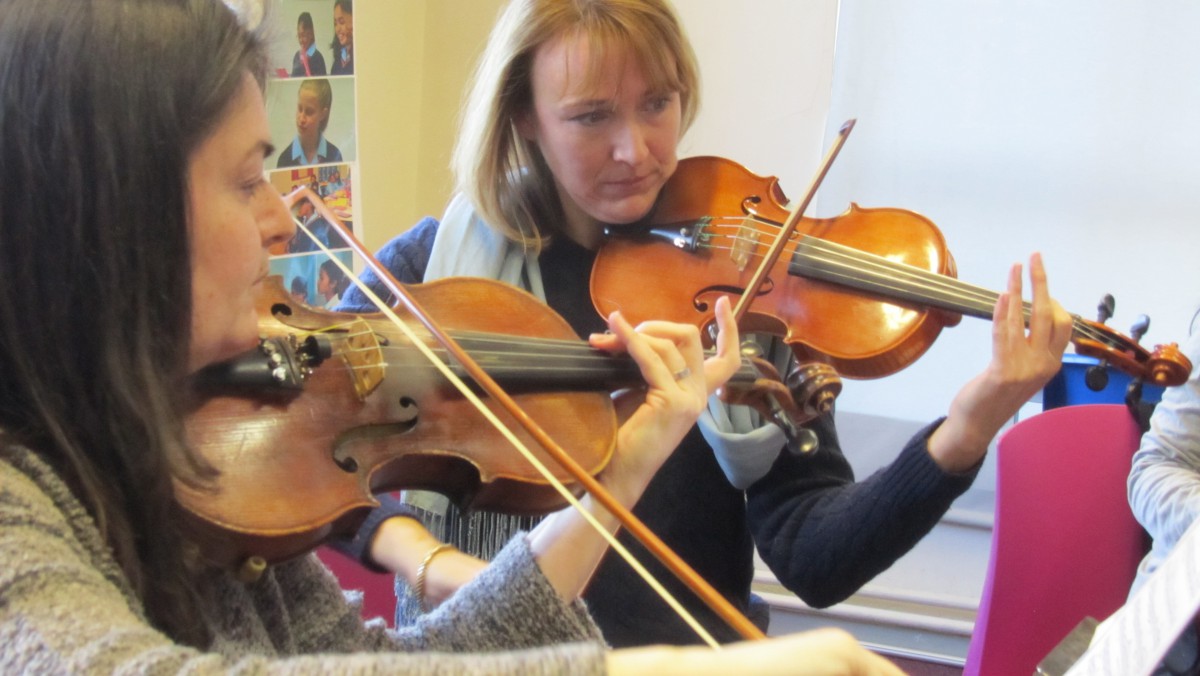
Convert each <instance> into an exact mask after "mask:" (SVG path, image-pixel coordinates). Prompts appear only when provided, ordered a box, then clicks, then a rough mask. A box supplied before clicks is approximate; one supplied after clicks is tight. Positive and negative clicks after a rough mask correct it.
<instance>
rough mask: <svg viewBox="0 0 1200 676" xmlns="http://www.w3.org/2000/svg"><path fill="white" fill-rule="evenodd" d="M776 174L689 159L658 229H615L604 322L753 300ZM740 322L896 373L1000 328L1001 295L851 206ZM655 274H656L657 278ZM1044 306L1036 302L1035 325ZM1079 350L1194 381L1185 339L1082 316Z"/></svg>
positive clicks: (940, 253)
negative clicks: (1142, 334)
mask: <svg viewBox="0 0 1200 676" xmlns="http://www.w3.org/2000/svg"><path fill="white" fill-rule="evenodd" d="M785 204H787V198H786V196H785V195H784V193H783V190H782V189H781V188H780V186H779V181H778V179H776V178H773V177H763V176H758V175H755V174H753V173H751V172H750V171H748V170H746V169H745V168H744V167H742V166H741V165H739V164H737V163H735V162H733V161H730V160H727V159H723V158H719V157H692V158H688V159H684V160H681V161H680V162H679V165H678V168H677V170H676V171H675V174H674V175H673V176H672V177H671V179H670V180H669V181H668V182H667V184H666V185H665V186H664V188H663V191H662V194H661V195H660V198H659V201H658V203H657V204H656V206H655V208H654V210H653V211H652V212H651V214H650V215H649V216H648V217H647V218H646V219H644V222H642V223H638V224H633V225H628V226H613V227H610V228H608V229H607V231H606V235H607V237H606V241H605V243H604V244H603V245H602V247H601V249H600V251H599V253H598V255H597V257H596V262H595V266H594V267H593V269H592V278H591V294H592V300H593V302H594V303H595V305H596V309H597V310H599V311H600V312H601V313H602V314H607V313H610V312H612V311H614V310H620V311H621V312H622V313H624V314H625V316H626V317H628V318H630V319H631V320H633V321H641V320H644V319H647V318H650V317H655V318H661V319H665V320H668V321H674V322H680V323H688V324H693V325H696V326H700V327H705V326H707V325H709V324H710V323H711V322H712V321H713V313H712V308H713V305H714V303H715V301H716V299H717V298H718V297H719V296H721V295H733V296H737V295H740V294H741V293H743V292H744V291H745V289H746V288H747V284H748V280H749V279H750V277H751V273H752V272H753V271H754V267H755V265H756V263H757V261H758V260H760V259H761V258H762V257H763V254H764V251H765V250H766V249H767V248H768V247H769V246H770V245H771V244H772V242H773V241H774V233H775V232H778V231H779V229H780V226H781V224H782V223H784V222H785V221H786V220H787V218H788V217H789V216H790V212H789V211H788V210H787V208H786V207H785V206H784V205H785ZM785 246H786V248H785V249H784V254H783V255H782V256H780V258H779V259H778V261H777V262H776V263H775V265H774V267H773V269H771V270H770V271H769V275H768V277H767V278H766V279H765V282H764V283H763V284H762V285H761V286H760V287H759V288H758V292H757V295H755V296H754V297H753V299H752V303H751V304H750V305H749V311H748V312H747V313H746V314H745V315H744V317H743V319H742V322H741V324H740V327H741V330H742V331H743V332H763V333H768V334H771V335H775V336H780V337H782V338H783V339H784V340H785V341H786V342H787V343H788V344H789V345H790V346H791V348H792V350H793V352H794V353H795V355H796V357H797V359H798V360H799V361H800V362H801V363H806V362H823V363H826V364H829V365H832V366H833V367H834V368H836V369H837V371H838V373H840V374H842V375H845V376H847V377H852V378H877V377H882V376H886V375H889V374H892V373H895V372H897V371H899V370H901V369H903V368H905V367H906V366H908V365H909V364H911V363H912V362H913V361H915V360H916V359H917V358H918V357H920V356H921V355H922V354H924V352H925V351H926V350H927V349H929V347H930V346H931V345H932V344H933V341H934V340H935V339H936V338H937V336H938V335H939V333H940V332H941V330H942V328H943V327H945V326H953V325H955V324H957V323H958V322H959V321H960V319H961V316H962V315H964V314H966V315H971V316H975V317H980V318H985V319H990V318H991V316H992V310H993V308H994V307H995V303H996V300H997V298H998V296H999V294H997V293H995V292H992V291H988V290H987V289H983V288H980V287H977V286H973V285H970V284H967V283H964V282H961V281H959V280H958V279H957V278H956V275H957V271H956V269H955V264H954V258H953V257H952V256H951V254H950V251H949V249H948V248H947V247H946V243H945V239H944V238H943V236H942V234H941V232H940V231H939V230H938V228H937V226H935V225H934V224H933V223H932V222H931V221H930V220H929V219H927V218H925V217H923V216H921V215H919V214H916V213H913V212H911V211H906V210H903V209H863V208H860V207H859V206H858V205H855V204H851V205H850V208H849V209H848V210H847V211H846V212H845V213H843V214H841V215H839V216H836V217H833V218H807V217H802V218H801V221H800V227H798V228H797V230H796V233H795V234H794V235H793V236H792V237H791V238H790V239H789V241H788V242H786V244H785ZM647 271H653V277H652V278H648V277H647ZM1029 311H1030V304H1029V303H1028V302H1026V303H1025V313H1026V318H1027V319H1028V315H1029ZM1072 342H1073V343H1074V345H1075V350H1076V352H1078V353H1080V354H1084V355H1089V356H1094V357H1097V358H1099V359H1102V360H1105V361H1106V362H1107V363H1109V364H1111V365H1113V366H1114V367H1116V368H1118V369H1120V370H1122V371H1125V372H1126V373H1129V374H1130V375H1132V376H1134V377H1136V378H1142V379H1144V380H1145V382H1148V383H1151V384H1155V385H1178V384H1180V383H1183V382H1184V381H1186V380H1187V377H1188V375H1189V374H1190V373H1191V363H1190V362H1189V361H1188V360H1187V358H1186V357H1184V356H1183V354H1182V353H1181V352H1180V351H1179V349H1178V346H1177V345H1175V344H1169V345H1160V346H1157V347H1156V348H1155V349H1154V350H1153V351H1152V352H1151V351H1147V350H1146V349H1145V348H1143V347H1142V346H1141V345H1139V344H1138V343H1137V342H1136V341H1134V340H1132V339H1130V338H1128V337H1126V336H1124V335H1122V334H1120V333H1118V332H1116V331H1114V330H1112V329H1111V328H1110V327H1108V326H1106V325H1103V324H1100V323H1097V322H1093V321H1089V320H1086V319H1083V318H1081V317H1079V316H1075V317H1074V329H1073V337H1072Z"/></svg>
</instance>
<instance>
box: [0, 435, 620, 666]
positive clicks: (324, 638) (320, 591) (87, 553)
mask: <svg viewBox="0 0 1200 676" xmlns="http://www.w3.org/2000/svg"><path fill="white" fill-rule="evenodd" d="M211 585H212V589H213V592H214V593H213V598H214V599H216V602H215V604H214V607H213V609H212V610H211V611H210V612H209V613H208V614H209V615H211V617H207V618H205V621H206V622H207V625H208V627H209V628H210V630H211V633H212V635H213V636H214V637H215V640H214V641H213V643H212V645H211V646H210V647H209V648H208V649H207V650H204V651H199V650H195V649H192V648H187V647H181V646H179V645H177V644H176V643H174V642H173V641H172V640H171V639H170V638H169V637H167V636H165V635H164V634H162V633H160V632H159V631H157V630H155V629H154V628H152V627H151V626H150V625H149V623H148V622H147V621H146V619H145V616H144V610H143V608H142V605H141V603H140V601H139V600H138V599H137V598H136V596H135V595H134V594H133V592H132V590H131V588H130V585H129V583H128V580H127V579H126V578H125V577H124V576H123V575H122V573H121V570H120V569H119V568H118V566H117V564H116V562H115V560H114V559H113V557H112V555H111V553H110V551H109V549H108V547H107V546H106V545H105V543H104V542H103V541H102V540H101V538H100V534H99V532H98V530H97V529H96V526H95V524H94V522H93V521H92V519H91V517H90V516H89V515H88V513H87V512H86V511H85V510H84V509H83V507H82V505H81V504H80V503H79V501H78V500H76V498H75V497H74V496H73V495H72V494H71V492H70V490H69V489H68V488H67V486H66V485H65V484H64V483H63V481H62V480H61V479H60V478H59V477H58V476H56V475H55V473H54V472H53V470H51V469H50V468H49V466H47V465H46V464H45V463H44V462H43V461H42V460H41V459H40V458H38V457H37V456H36V455H34V454H33V453H30V452H29V451H27V450H24V449H21V448H13V447H8V448H0V673H5V674H10V673H88V674H91V673H97V674H100V673H103V674H110V673H126V674H165V673H177V672H188V673H197V674H210V673H225V672H237V673H245V674H259V673H312V674H330V673H337V674H351V673H354V674H357V673H363V674H367V673H384V672H388V673H396V672H398V671H402V672H403V673H405V674H482V673H487V674H596V673H602V672H603V670H604V650H605V648H604V645H603V643H602V642H601V639H600V635H599V632H598V630H597V629H596V627H595V625H594V624H593V623H592V622H591V620H590V619H589V617H588V615H587V612H586V610H585V609H584V608H583V606H582V604H578V603H577V604H575V605H570V606H568V605H565V604H563V603H562V602H561V601H560V600H559V598H558V596H557V594H556V593H555V592H554V590H553V588H552V587H551V586H550V585H549V583H548V582H547V581H546V579H545V577H543V576H542V574H541V572H540V569H538V567H537V565H536V564H535V563H534V561H533V559H532V556H531V554H530V551H529V549H528V546H527V545H526V544H525V540H524V538H523V537H518V538H515V539H514V540H513V542H512V543H510V544H509V546H508V547H507V548H505V550H504V551H503V552H502V554H501V556H500V557H498V558H497V559H496V560H495V561H494V562H493V565H492V566H490V567H489V569H488V570H487V571H486V572H485V573H484V574H482V575H481V576H480V577H478V578H477V579H476V580H475V581H474V582H472V583H471V584H470V585H468V586H466V587H464V588H463V589H462V590H461V591H460V592H459V593H458V594H457V595H456V596H455V597H454V598H453V599H452V600H450V601H448V602H447V603H445V604H443V606H442V607H440V608H439V609H438V610H437V611H435V612H433V613H431V614H429V615H428V616H426V617H424V618H422V620H421V621H420V622H419V623H417V624H414V625H413V626H411V627H404V628H401V629H400V630H399V631H392V630H389V629H387V628H386V627H385V626H384V625H383V623H382V622H378V621H375V622H370V623H367V624H365V625H364V623H363V622H362V621H361V620H360V619H359V607H358V604H357V602H356V595H355V594H347V595H346V596H343V593H342V591H341V590H340V589H339V588H338V585H337V581H336V580H335V579H334V577H333V576H332V575H331V574H330V573H329V571H328V570H326V569H325V568H324V567H323V566H322V565H321V564H320V562H319V561H318V560H317V559H316V557H314V556H307V557H303V558H301V559H297V560H294V561H291V562H288V563H285V564H281V565H278V566H275V567H273V568H272V569H271V570H269V571H268V572H267V573H266V574H265V575H264V576H263V577H262V578H261V579H260V580H259V581H258V582H256V583H253V584H243V583H240V582H238V581H237V580H236V579H234V578H233V577H232V576H230V575H227V574H223V573H220V574H214V575H213V578H212V582H211ZM501 651H507V652H501ZM348 653H353V654H348ZM483 653H487V654H483Z"/></svg>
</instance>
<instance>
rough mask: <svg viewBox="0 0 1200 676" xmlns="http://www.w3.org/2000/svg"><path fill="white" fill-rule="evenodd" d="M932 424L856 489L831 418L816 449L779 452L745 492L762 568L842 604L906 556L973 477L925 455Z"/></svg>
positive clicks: (797, 588)
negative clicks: (802, 452)
mask: <svg viewBox="0 0 1200 676" xmlns="http://www.w3.org/2000/svg"><path fill="white" fill-rule="evenodd" d="M935 426H936V423H935V424H934V425H930V426H928V427H926V428H925V429H924V430H922V431H921V432H919V433H918V434H917V435H915V436H914V437H913V439H912V440H910V441H909V442H908V443H907V444H906V445H905V447H904V449H903V450H902V451H901V452H900V454H899V456H897V458H896V459H895V460H894V461H892V463H891V464H889V465H888V466H887V467H884V468H882V469H880V470H879V471H878V472H876V473H874V474H872V475H871V476H870V477H867V478H866V479H863V480H862V481H859V482H857V483H855V482H854V475H853V472H852V470H851V469H850V464H849V463H848V462H847V461H846V458H845V457H844V456H843V455H842V451H841V448H840V446H839V445H838V439H837V433H836V430H835V428H834V422H833V415H832V414H827V415H824V416H822V417H821V418H818V419H817V420H815V421H813V422H812V423H811V424H810V425H809V428H810V429H812V430H813V431H814V432H816V434H817V438H818V440H819V445H818V447H817V450H815V451H813V452H812V453H811V454H807V455H800V456H797V455H793V454H791V453H788V452H784V453H781V454H780V455H779V457H778V458H777V460H776V462H775V465H774V466H773V467H772V468H771V471H770V472H769V473H768V474H767V476H766V477H764V478H763V479H761V480H760V481H758V482H756V483H755V484H754V485H752V486H751V487H750V488H749V489H748V490H747V491H746V513H747V519H748V521H749V523H750V528H751V531H752V532H753V534H754V539H755V542H756V543H757V545H758V550H759V553H760V555H761V556H762V559H763V561H764V563H766V564H767V566H768V567H769V568H770V569H771V571H772V572H773V573H774V574H775V576H776V577H777V578H778V579H779V581H780V583H781V584H783V585H784V586H785V587H787V588H788V589H789V590H790V591H792V592H793V593H794V594H796V595H797V596H799V597H800V598H801V599H803V600H804V601H805V603H808V604H809V605H812V606H814V607H819V608H823V607H826V606H830V605H833V604H835V603H839V602H841V601H843V600H845V599H846V598H847V597H849V596H850V595H851V594H853V593H854V592H856V591H858V589H859V588H860V587H862V585H864V584H866V583H867V582H868V581H870V580H871V579H872V578H874V577H875V576H876V575H878V574H879V573H880V572H882V571H883V570H885V569H887V568H888V567H889V566H891V565H892V563H893V562H895V560H896V559H898V558H900V557H901V556H903V555H904V554H905V553H907V552H908V551H909V550H910V549H912V547H913V546H914V545H915V544H916V543H917V542H918V541H919V540H920V539H921V538H922V537H924V536H925V535H926V534H927V533H928V532H929V531H930V530H931V529H932V528H933V527H934V526H935V525H936V524H937V522H938V520H939V519H940V518H941V516H942V514H944V513H945V511H946V510H947V509H949V507H950V504H951V503H952V502H953V501H954V499H955V498H957V497H958V496H959V495H961V494H962V493H963V492H964V491H965V490H966V489H967V488H968V487H970V485H971V482H972V481H973V480H974V478H975V474H976V471H977V470H976V469H972V470H970V471H968V472H963V473H948V472H945V471H943V470H942V469H941V468H939V467H938V466H937V464H936V463H935V462H934V461H933V458H932V457H931V456H930V455H929V453H928V452H927V450H926V440H927V439H928V438H929V435H930V434H932V432H933V429H934V427H935Z"/></svg>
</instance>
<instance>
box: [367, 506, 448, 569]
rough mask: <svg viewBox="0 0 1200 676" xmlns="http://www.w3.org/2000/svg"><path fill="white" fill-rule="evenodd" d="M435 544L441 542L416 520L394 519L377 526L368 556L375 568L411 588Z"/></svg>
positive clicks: (406, 518)
mask: <svg viewBox="0 0 1200 676" xmlns="http://www.w3.org/2000/svg"><path fill="white" fill-rule="evenodd" d="M438 544H440V540H438V539H437V538H435V537H434V536H433V534H431V533H430V532H429V531H428V530H426V529H425V526H423V525H421V522H420V521H418V520H417V519H415V518H411V517H395V518H391V519H388V520H387V521H384V522H383V523H382V524H380V526H379V530H378V531H376V534H375V538H374V540H372V542H371V550H370V555H371V559H372V560H373V561H374V562H375V564H376V565H378V566H380V567H381V568H384V569H385V570H388V571H390V572H392V573H395V574H397V575H400V576H402V577H404V579H405V580H408V581H409V583H410V584H411V583H412V580H413V579H414V578H415V576H416V574H417V568H418V566H420V565H421V561H422V558H423V557H424V555H425V553H426V552H427V551H429V550H430V549H431V548H432V547H434V546H436V545H438Z"/></svg>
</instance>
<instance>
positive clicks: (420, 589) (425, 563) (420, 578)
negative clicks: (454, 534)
mask: <svg viewBox="0 0 1200 676" xmlns="http://www.w3.org/2000/svg"><path fill="white" fill-rule="evenodd" d="M447 549H454V545H452V544H449V543H447V542H442V543H440V544H438V545H437V546H436V547H434V548H433V549H431V550H429V553H427V554H426V555H425V558H424V559H422V560H421V565H419V566H417V580H416V582H415V583H414V584H413V593H414V594H416V596H417V607H419V608H420V609H421V612H423V613H424V612H429V609H428V608H426V607H425V571H426V570H427V569H428V568H429V562H430V561H433V557H435V556H437V555H438V554H441V553H442V552H444V551H446V550H447Z"/></svg>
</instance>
